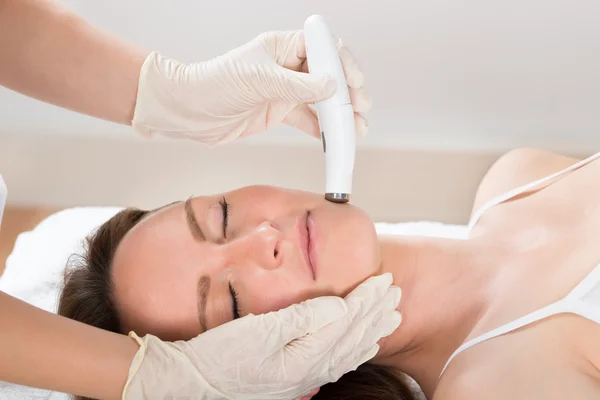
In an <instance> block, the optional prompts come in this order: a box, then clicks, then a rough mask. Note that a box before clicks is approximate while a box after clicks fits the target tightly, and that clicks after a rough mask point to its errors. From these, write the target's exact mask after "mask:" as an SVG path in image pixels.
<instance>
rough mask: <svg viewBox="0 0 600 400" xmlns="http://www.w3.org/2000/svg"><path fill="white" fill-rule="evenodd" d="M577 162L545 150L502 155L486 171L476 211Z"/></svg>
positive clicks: (478, 193) (476, 199)
mask: <svg viewBox="0 0 600 400" xmlns="http://www.w3.org/2000/svg"><path fill="white" fill-rule="evenodd" d="M577 161H579V160H578V159H576V158H572V157H567V156H563V155H560V154H556V153H551V152H549V151H544V150H538V149H531V148H522V149H515V150H511V151H509V152H508V153H506V154H504V155H502V156H501V157H500V158H498V160H496V162H495V163H494V164H493V165H492V166H491V167H490V169H489V170H488V172H487V173H486V174H485V176H484V178H483V179H482V181H481V183H480V185H479V188H478V189H477V194H476V196H475V201H474V203H473V211H475V210H477V209H479V208H480V207H481V206H482V205H483V204H485V203H486V202H487V201H489V200H491V199H493V198H494V197H496V196H500V195H501V194H503V193H505V192H507V191H509V190H511V189H514V188H516V187H519V186H521V185H525V184H527V183H529V182H533V181H535V180H537V179H541V178H543V177H545V176H548V175H551V174H553V173H555V172H558V171H560V170H562V169H564V168H566V167H568V166H570V165H572V164H574V163H576V162H577Z"/></svg>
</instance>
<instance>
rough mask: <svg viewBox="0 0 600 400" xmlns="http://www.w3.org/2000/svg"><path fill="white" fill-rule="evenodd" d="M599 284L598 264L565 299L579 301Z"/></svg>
mask: <svg viewBox="0 0 600 400" xmlns="http://www.w3.org/2000/svg"><path fill="white" fill-rule="evenodd" d="M599 282H600V264H598V265H597V266H596V268H594V269H593V270H592V272H590V273H589V274H588V275H587V276H586V277H585V278H584V279H583V280H582V281H581V282H579V285H577V286H575V289H573V290H571V292H570V293H569V294H568V295H567V296H566V297H565V299H569V301H575V300H581V299H582V298H583V297H584V296H585V295H586V294H588V293H589V292H590V291H591V290H592V289H594V287H595V286H596V285H597V284H598V283H599Z"/></svg>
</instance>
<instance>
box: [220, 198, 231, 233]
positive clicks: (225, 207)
mask: <svg viewBox="0 0 600 400" xmlns="http://www.w3.org/2000/svg"><path fill="white" fill-rule="evenodd" d="M219 204H220V205H221V210H223V238H225V239H227V224H228V222H229V203H228V202H227V200H226V199H225V196H223V197H222V199H221V201H220V202H219Z"/></svg>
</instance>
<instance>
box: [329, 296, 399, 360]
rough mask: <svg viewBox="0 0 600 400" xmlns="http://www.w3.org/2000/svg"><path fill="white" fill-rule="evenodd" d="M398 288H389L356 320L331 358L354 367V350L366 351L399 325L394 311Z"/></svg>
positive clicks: (355, 355)
mask: <svg viewBox="0 0 600 400" xmlns="http://www.w3.org/2000/svg"><path fill="white" fill-rule="evenodd" d="M400 294H401V292H400V288H397V287H391V288H390V289H389V290H388V292H387V293H386V295H385V296H384V298H383V300H382V301H381V302H379V303H377V304H375V305H374V306H373V307H372V308H371V309H370V310H369V312H368V313H366V314H365V315H364V316H362V317H359V318H357V319H356V320H355V321H354V322H353V323H352V325H351V326H350V328H349V329H348V332H347V334H346V335H345V336H344V338H343V339H342V340H341V341H340V342H339V343H338V345H337V346H336V347H335V348H334V350H333V356H332V358H333V359H335V360H342V365H354V364H355V362H356V361H357V360H359V359H360V358H358V354H356V350H357V349H359V352H360V350H362V349H365V350H368V349H370V348H371V347H373V346H374V345H376V344H377V342H378V341H379V340H380V339H381V338H382V337H386V336H389V335H391V334H392V333H393V332H394V331H395V330H396V329H397V328H398V326H399V325H400V322H401V320H402V319H401V317H400V318H398V317H399V315H400V313H399V312H398V311H396V310H395V309H396V307H397V306H398V303H399V298H400Z"/></svg>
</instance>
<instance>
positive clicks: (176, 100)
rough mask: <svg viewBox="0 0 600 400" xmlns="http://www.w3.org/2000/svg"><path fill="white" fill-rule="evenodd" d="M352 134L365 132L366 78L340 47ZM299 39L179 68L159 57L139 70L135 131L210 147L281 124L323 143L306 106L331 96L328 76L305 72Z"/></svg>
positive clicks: (262, 39) (274, 37)
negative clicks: (353, 127) (352, 115)
mask: <svg viewBox="0 0 600 400" xmlns="http://www.w3.org/2000/svg"><path fill="white" fill-rule="evenodd" d="M337 47H338V51H339V55H340V58H341V61H342V65H343V68H344V72H345V74H346V80H347V82H348V86H349V87H350V99H351V101H352V105H353V108H354V111H355V120H356V132H357V134H358V135H359V136H364V135H365V134H366V131H367V122H366V119H365V114H366V113H367V112H368V111H369V109H370V108H371V102H370V100H369V99H368V97H367V95H366V94H365V92H364V90H363V89H362V86H363V73H362V71H361V70H360V68H359V66H358V63H357V62H356V60H355V59H354V57H353V56H352V54H351V53H350V51H349V50H348V49H347V48H346V47H345V46H344V45H343V44H342V42H341V41H340V40H338V41H337ZM307 72H308V70H307V63H306V48H305V45H304V33H303V32H302V31H292V32H268V33H263V34H261V35H260V36H258V37H257V38H256V39H254V40H252V41H251V42H249V43H247V44H245V45H243V46H241V47H239V48H237V49H234V50H232V51H230V52H228V53H226V54H225V55H223V56H220V57H217V58H215V59H213V60H210V61H207V62H201V63H196V64H189V65H185V64H181V63H179V62H177V61H175V60H170V59H167V58H164V57H162V56H161V55H159V54H158V53H152V54H150V55H149V56H148V58H147V59H146V61H145V62H144V64H143V66H142V70H141V72H140V79H139V87H138V94H137V102H136V107H135V111H134V115H133V121H132V126H133V128H134V129H135V130H136V131H137V132H139V133H141V134H142V135H144V136H151V135H152V134H156V133H158V134H163V135H166V136H170V137H176V138H181V137H183V138H190V139H194V140H197V141H200V142H204V143H208V144H211V145H214V144H220V143H226V142H230V141H232V140H234V139H237V138H239V137H245V136H249V135H252V134H255V133H260V132H263V131H265V130H267V129H270V128H273V127H274V126H276V125H278V124H280V123H281V122H284V123H286V124H288V125H291V126H294V127H296V128H299V129H301V130H303V131H305V132H307V133H309V134H310V135H312V136H314V137H316V138H320V133H319V124H318V120H317V116H316V112H315V111H313V110H312V109H311V108H310V107H309V106H308V104H307V103H314V102H317V101H320V100H324V99H326V98H328V97H330V96H331V95H332V94H333V93H334V91H335V87H336V82H335V80H334V79H333V78H332V77H331V76H329V75H316V74H308V73H307Z"/></svg>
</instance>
